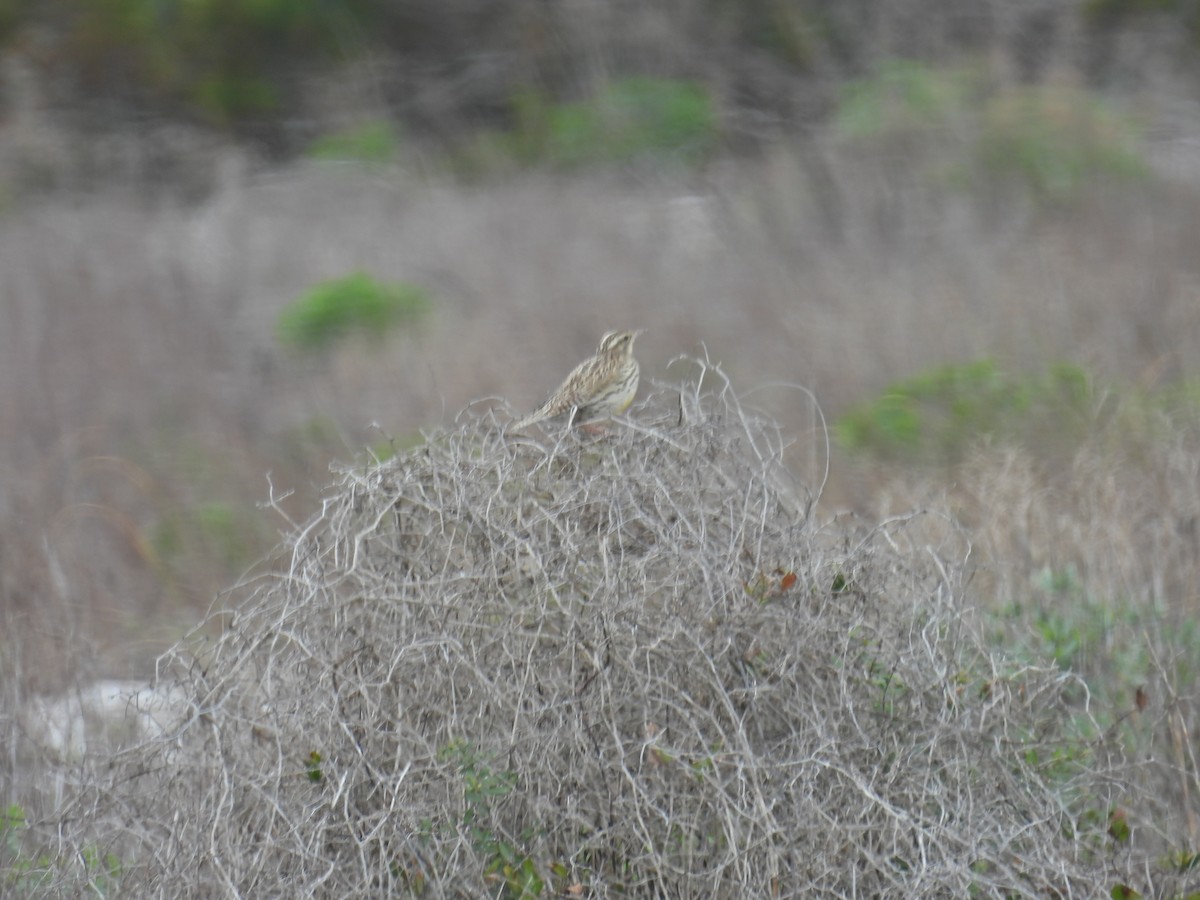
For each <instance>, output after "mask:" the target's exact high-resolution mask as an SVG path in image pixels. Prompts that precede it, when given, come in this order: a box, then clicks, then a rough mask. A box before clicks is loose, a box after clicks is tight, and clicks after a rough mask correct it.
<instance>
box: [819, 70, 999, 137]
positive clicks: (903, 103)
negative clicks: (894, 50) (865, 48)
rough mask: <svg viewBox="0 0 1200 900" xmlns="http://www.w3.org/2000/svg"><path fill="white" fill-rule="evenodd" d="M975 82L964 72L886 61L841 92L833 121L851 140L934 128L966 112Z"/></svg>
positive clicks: (971, 76)
mask: <svg viewBox="0 0 1200 900" xmlns="http://www.w3.org/2000/svg"><path fill="white" fill-rule="evenodd" d="M978 81H979V79H978V78H977V77H976V76H975V74H974V73H973V72H972V71H971V70H968V69H963V68H944V69H939V68H935V67H933V66H929V65H926V64H924V63H920V62H914V61H911V60H906V59H893V60H887V61H885V62H884V63H883V64H882V65H881V66H880V67H879V69H878V71H877V72H875V74H873V75H872V76H870V77H868V78H861V79H858V80H855V81H851V82H849V83H848V84H846V86H845V87H844V88H842V91H841V96H840V98H839V101H838V106H837V110H836V112H835V115H834V121H835V123H836V125H837V129H838V131H839V132H841V133H842V134H843V135H845V136H847V137H851V138H865V137H872V136H883V135H892V134H896V133H898V132H904V131H910V130H920V129H925V128H929V127H932V126H938V125H941V124H943V123H944V122H945V121H947V120H948V119H949V118H950V117H951V116H952V115H955V114H959V113H961V112H962V111H963V110H964V108H965V107H966V105H967V103H968V101H969V100H970V99H971V98H972V96H973V94H974V93H975V92H976V91H977V90H978Z"/></svg>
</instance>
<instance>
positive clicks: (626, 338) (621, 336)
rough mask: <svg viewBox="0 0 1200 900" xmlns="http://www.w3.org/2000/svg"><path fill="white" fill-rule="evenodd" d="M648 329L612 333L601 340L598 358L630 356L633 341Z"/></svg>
mask: <svg viewBox="0 0 1200 900" xmlns="http://www.w3.org/2000/svg"><path fill="white" fill-rule="evenodd" d="M645 330H646V329H644V328H639V329H638V330H637V331H610V332H608V334H606V335H604V337H602V338H600V347H599V348H598V349H597V350H596V354H597V355H598V356H613V355H615V356H628V355H629V354H630V353H632V352H633V339H634V338H636V337H637V336H638V335H639V334H641V333H642V332H643V331H645Z"/></svg>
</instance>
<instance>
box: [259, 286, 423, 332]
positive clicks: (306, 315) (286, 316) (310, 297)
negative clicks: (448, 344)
mask: <svg viewBox="0 0 1200 900" xmlns="http://www.w3.org/2000/svg"><path fill="white" fill-rule="evenodd" d="M430 307H431V304H430V301H429V297H428V295H427V294H426V292H425V291H424V290H423V289H422V288H420V287H417V286H416V285H412V284H407V283H404V282H390V283H384V282H379V281H376V280H375V279H374V278H371V277H370V276H369V275H366V274H364V273H362V272H356V273H354V274H352V275H347V276H346V277H345V278H337V279H334V280H332V281H323V282H321V283H320V284H318V285H317V286H316V287H314V288H312V290H310V291H309V292H308V293H307V294H305V295H304V296H303V297H301V298H300V299H298V300H297V301H295V302H294V303H292V304H291V305H290V306H289V307H288V308H287V309H285V310H284V311H283V313H282V314H281V315H280V316H279V323H278V335H279V341H280V343H282V344H284V345H285V346H289V347H294V348H296V349H299V350H305V351H320V350H326V349H328V348H329V347H330V346H331V345H332V344H334V343H335V342H337V341H338V340H339V339H341V338H343V337H345V336H346V335H348V334H351V333H360V334H365V335H373V336H377V337H381V336H382V335H383V334H385V333H386V332H387V331H389V330H390V329H392V328H395V327H397V326H406V325H414V324H416V323H417V322H420V321H421V320H422V319H423V318H424V317H425V316H426V315H427V314H428V312H429V310H430Z"/></svg>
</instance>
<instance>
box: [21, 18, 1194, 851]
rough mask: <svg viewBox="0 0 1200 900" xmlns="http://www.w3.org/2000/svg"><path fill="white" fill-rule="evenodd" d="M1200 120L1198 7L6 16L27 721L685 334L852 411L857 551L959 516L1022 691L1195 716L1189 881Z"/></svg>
mask: <svg viewBox="0 0 1200 900" xmlns="http://www.w3.org/2000/svg"><path fill="white" fill-rule="evenodd" d="M1198 98H1200V3H1198V2H1196V0H1157V2H1149V0H1076V2H1063V3H1045V2H1041V0H980V2H975V3H961V2H953V0H899V2H891V3H877V2H870V0H736V2H735V0H675V2H665V0H663V2H627V0H623V2H600V0H594V2H591V0H578V2H571V3H557V4H552V3H546V2H542V0H512V2H508V3H492V2H479V0H436V2H435V0H404V2H384V0H314V2H310V3H296V2H291V0H56V2H54V3H43V2H37V0H0V317H2V321H3V323H4V324H3V326H2V327H0V616H3V628H2V629H0V630H2V632H3V638H0V673H3V674H4V675H5V676H7V677H6V678H5V679H3V683H4V684H5V685H7V687H6V688H5V690H6V691H8V694H6V696H5V698H4V701H3V702H6V703H9V704H10V705H12V704H16V703H18V702H19V701H20V699H21V698H22V697H24V696H26V695H27V694H29V693H38V692H54V691H61V690H63V689H65V688H66V687H68V686H69V685H71V684H75V683H78V682H79V681H80V680H86V679H88V678H96V677H101V676H125V677H128V676H134V677H145V676H146V675H148V674H149V672H150V671H151V670H152V667H153V659H154V657H155V656H156V654H158V653H159V652H161V651H162V650H163V649H164V648H165V647H166V646H167V645H168V644H169V643H170V642H171V641H172V640H174V639H175V638H176V637H178V636H179V635H180V634H182V633H184V631H185V630H186V629H187V627H188V626H190V625H191V624H192V623H194V622H195V621H196V619H197V616H198V615H199V613H200V612H201V611H202V610H203V609H204V608H206V607H207V605H208V604H209V603H210V602H212V601H213V600H214V598H217V599H218V602H219V599H220V593H221V591H222V590H223V589H224V588H225V587H227V586H228V585H229V584H231V583H232V582H233V581H234V580H236V579H237V578H238V577H239V575H241V574H242V573H243V571H245V570H246V568H247V567H248V566H251V565H252V564H253V563H254V562H255V561H256V560H259V559H261V558H263V557H264V556H265V555H267V554H269V553H270V550H271V547H272V545H273V544H274V542H275V540H276V538H277V534H278V531H279V529H280V528H286V527H287V522H288V517H292V518H295V519H302V518H304V517H305V516H307V515H308V513H309V512H310V511H311V510H312V509H314V508H315V506H316V504H317V503H319V495H320V490H321V486H322V485H323V484H324V483H325V481H326V480H327V476H326V467H327V464H328V462H329V461H330V460H331V459H334V458H341V459H353V458H356V457H361V458H366V456H367V451H366V450H365V448H367V447H371V448H372V452H373V453H375V454H377V455H378V454H385V453H387V452H389V448H391V449H394V448H396V447H400V446H404V445H406V444H408V443H411V442H413V441H417V440H420V436H419V430H420V428H421V427H422V426H425V425H428V424H431V423H435V422H438V421H442V420H445V419H448V418H450V417H452V416H453V415H454V413H455V412H456V411H457V410H458V409H461V408H462V407H463V406H464V405H465V404H467V403H468V402H470V401H472V400H474V399H476V398H480V397H489V398H495V397H503V398H506V399H507V400H508V401H509V402H510V403H512V404H513V405H514V407H515V408H517V409H525V408H528V407H530V406H532V405H533V404H534V403H536V402H537V401H538V400H540V399H541V397H542V394H543V392H544V391H545V390H546V389H548V388H549V387H550V386H552V384H553V383H555V382H556V380H557V378H559V377H560V376H561V375H562V374H563V373H564V372H565V371H567V369H568V368H569V367H570V366H571V365H572V364H573V363H574V362H575V361H577V359H578V358H579V357H581V356H582V355H583V354H586V353H587V352H589V351H590V350H591V349H592V347H594V345H595V341H596V339H597V337H598V336H599V335H600V334H601V333H602V332H604V331H605V330H608V329H610V328H617V327H647V328H648V329H649V332H648V334H647V335H646V337H645V338H643V339H642V341H641V342H640V343H639V349H640V353H641V356H642V359H643V371H644V372H645V373H646V377H647V378H660V379H668V378H673V377H679V375H680V371H679V367H675V368H668V363H669V362H670V360H672V359H673V358H674V357H675V356H676V355H677V354H679V353H684V352H687V353H703V352H705V351H707V352H708V353H710V354H711V355H712V356H713V357H714V358H719V359H721V360H722V361H723V362H724V364H725V367H726V369H727V370H728V371H730V372H731V373H733V375H734V376H735V378H736V379H737V382H736V384H735V386H736V387H739V388H741V389H744V390H750V389H752V388H755V387H756V386H758V385H765V384H768V383H781V382H784V383H792V384H803V385H804V386H806V387H807V388H809V389H811V390H812V391H814V392H815V394H816V396H817V398H818V400H819V401H820V403H821V404H822V407H823V409H824V411H825V415H826V418H827V419H828V420H829V422H830V423H831V433H832V435H833V437H834V444H835V446H834V451H833V452H834V459H833V464H832V475H831V480H830V483H829V485H828V487H827V490H826V495H825V497H824V498H823V500H822V507H823V509H824V511H825V512H826V513H828V514H833V513H835V512H837V511H839V510H842V509H851V510H854V511H856V512H858V513H862V514H869V515H884V514H887V513H889V512H892V511H895V510H896V509H899V508H906V507H908V506H912V505H915V504H938V505H942V506H945V507H947V508H949V509H950V510H951V511H952V512H953V513H954V514H955V515H956V516H957V517H959V518H960V519H961V521H962V522H963V523H964V527H968V528H970V529H971V530H972V534H973V535H974V536H975V538H974V539H975V541H976V542H977V543H976V547H977V553H976V557H975V558H976V561H977V564H978V566H979V573H978V577H977V578H976V579H975V580H974V581H973V583H972V585H973V587H972V590H973V594H972V596H971V597H970V598H968V600H969V602H971V603H972V604H974V605H976V606H978V607H979V608H980V609H981V610H983V611H984V612H985V614H987V615H989V616H991V619H990V621H991V623H992V627H993V629H994V633H995V639H996V642H997V646H998V647H1000V648H1002V649H1004V650H1005V651H1006V652H1013V653H1015V654H1016V655H1018V656H1020V655H1022V654H1027V655H1030V656H1031V657H1038V658H1046V657H1049V658H1052V659H1057V660H1059V661H1060V662H1061V663H1062V664H1064V665H1069V666H1072V667H1074V668H1075V669H1077V670H1078V671H1081V672H1083V673H1085V675H1086V676H1087V678H1088V679H1089V684H1090V685H1091V686H1092V688H1093V689H1094V691H1095V696H1097V697H1103V698H1105V701H1106V702H1107V703H1109V704H1110V709H1109V714H1110V719H1109V720H1110V721H1111V722H1113V723H1119V722H1124V721H1126V719H1125V718H1123V717H1124V716H1126V715H1127V713H1128V707H1129V704H1131V703H1132V702H1133V692H1134V691H1135V690H1137V689H1138V688H1141V687H1144V686H1146V685H1152V684H1157V685H1158V687H1157V689H1156V690H1155V692H1154V696H1155V697H1156V702H1161V703H1164V704H1167V703H1169V704H1174V705H1172V706H1171V707H1170V709H1171V715H1173V716H1177V718H1175V719H1172V720H1171V721H1172V722H1174V723H1175V724H1174V725H1172V726H1171V728H1173V729H1174V730H1170V729H1168V731H1169V733H1167V732H1164V735H1165V737H1163V741H1164V743H1163V745H1162V746H1163V747H1164V748H1166V749H1165V750H1164V752H1165V753H1169V754H1179V759H1178V761H1179V766H1180V772H1181V776H1180V784H1179V785H1176V786H1175V788H1177V789H1178V790H1176V791H1175V792H1174V794H1173V796H1174V798H1175V799H1176V800H1177V802H1178V808H1177V810H1176V811H1177V812H1178V814H1179V821H1180V822H1181V823H1184V824H1183V825H1181V826H1180V828H1181V830H1180V832H1179V834H1178V835H1177V837H1178V840H1179V844H1180V846H1181V847H1183V846H1184V845H1187V846H1190V847H1191V848H1192V851H1194V850H1195V849H1196V848H1198V847H1200V826H1197V825H1196V822H1197V821H1200V818H1198V817H1200V811H1198V810H1196V809H1195V806H1196V803H1197V801H1196V798H1197V797H1200V781H1198V780H1197V773H1196V772H1195V771H1194V766H1192V765H1191V763H1189V762H1187V760H1186V759H1185V758H1184V757H1185V756H1186V754H1185V753H1184V748H1185V747H1186V746H1188V744H1187V741H1186V740H1183V738H1181V737H1180V735H1184V736H1186V735H1187V734H1191V735H1195V734H1196V731H1195V728H1194V727H1193V726H1194V724H1195V722H1194V716H1195V715H1196V714H1197V711H1198V709H1200V707H1197V704H1196V700H1197V697H1196V685H1195V677H1196V675H1197V672H1196V670H1195V669H1196V667H1195V665H1194V662H1191V661H1194V660H1195V659H1200V637H1198V636H1197V634H1196V630H1195V629H1194V628H1191V627H1184V626H1185V623H1188V622H1191V621H1192V620H1193V619H1194V617H1195V613H1196V609H1197V606H1198V602H1200V561H1198V559H1200V526H1198V525H1197V523H1198V522H1200V451H1197V449H1196V448H1197V446H1200V445H1198V444H1197V441H1196V437H1197V434H1198V432H1200V381H1198V380H1197V379H1198V374H1200V373H1198V372H1197V367H1196V363H1195V361H1196V360H1197V359H1198V358H1200V253H1197V246H1198V244H1197V235H1200V99H1198ZM797 396H798V395H797V394H796V393H795V392H791V391H788V390H787V389H783V388H773V389H764V390H762V391H761V392H758V393H756V394H755V395H754V400H755V402H760V403H761V404H762V405H764V406H765V407H766V408H767V409H768V410H769V411H770V412H771V413H772V414H773V415H775V416H777V417H778V418H779V420H780V421H781V422H782V423H783V425H784V426H785V427H786V428H788V429H790V430H792V431H793V432H794V433H795V434H796V436H797V441H796V445H795V449H794V454H795V459H794V464H795V466H796V468H797V470H798V472H799V473H800V474H801V476H802V477H804V478H806V479H808V480H809V481H811V482H813V483H816V482H818V481H819V475H820V473H821V471H822V470H823V462H824V461H823V459H822V453H823V442H822V440H821V439H820V437H819V435H818V434H817V429H816V420H815V419H814V417H813V415H812V411H811V408H810V407H809V406H808V405H807V404H806V403H805V402H802V401H801V400H798V399H797ZM264 507H271V508H269V509H267V508H264ZM63 648H69V652H63ZM1155 679H1158V681H1156V680H1155ZM1164 727H1165V726H1164ZM1134 739H1136V740H1139V741H1146V742H1147V745H1153V744H1154V738H1153V737H1152V736H1146V735H1137V736H1134V737H1131V740H1134ZM1181 740H1183V743H1181V742H1180V741H1181ZM0 778H2V776H0ZM0 788H3V789H5V790H6V791H8V792H9V793H12V792H13V791H14V790H15V788H13V785H12V782H11V781H3V780H0Z"/></svg>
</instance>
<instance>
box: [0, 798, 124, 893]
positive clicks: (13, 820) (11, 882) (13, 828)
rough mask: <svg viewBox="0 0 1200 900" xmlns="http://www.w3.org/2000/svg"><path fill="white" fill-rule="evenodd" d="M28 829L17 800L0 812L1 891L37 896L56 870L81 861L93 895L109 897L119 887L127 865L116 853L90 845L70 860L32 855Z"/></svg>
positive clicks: (48, 885)
mask: <svg viewBox="0 0 1200 900" xmlns="http://www.w3.org/2000/svg"><path fill="white" fill-rule="evenodd" d="M28 831H29V826H28V824H27V822H26V820H25V810H24V809H23V808H22V807H21V806H19V805H18V804H15V803H14V804H11V805H9V806H8V807H7V808H6V809H4V810H3V811H0V894H3V895H4V896H11V895H12V894H16V895H36V894H38V893H40V892H42V891H46V890H49V889H50V887H51V881H52V879H53V878H54V875H55V872H56V870H58V869H60V868H62V867H65V866H68V865H72V864H78V863H82V864H83V870H84V872H85V873H86V875H87V887H88V888H89V890H90V894H92V895H95V896H98V897H107V896H109V895H110V894H114V893H115V892H116V891H117V889H118V888H119V887H120V882H121V874H122V870H123V868H124V867H123V865H122V863H121V860H120V858H119V857H117V856H116V855H115V854H112V853H104V852H102V851H101V850H100V849H99V848H98V847H96V846H95V845H93V844H88V845H85V846H84V847H82V848H80V850H79V852H78V853H77V854H75V856H74V858H73V859H71V860H67V859H55V858H52V857H50V856H48V855H46V854H38V855H36V856H31V855H29V854H27V853H26V851H25V844H26V839H27V835H28Z"/></svg>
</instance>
